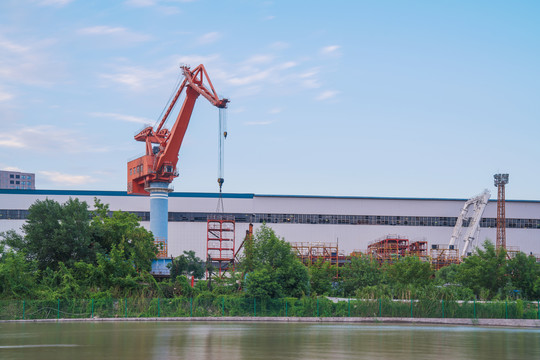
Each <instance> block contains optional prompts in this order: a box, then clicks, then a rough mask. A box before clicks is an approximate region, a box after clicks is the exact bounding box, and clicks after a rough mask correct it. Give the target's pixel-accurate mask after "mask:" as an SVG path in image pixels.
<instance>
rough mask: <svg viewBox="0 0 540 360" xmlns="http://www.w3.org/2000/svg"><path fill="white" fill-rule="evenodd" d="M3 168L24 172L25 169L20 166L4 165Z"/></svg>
mask: <svg viewBox="0 0 540 360" xmlns="http://www.w3.org/2000/svg"><path fill="white" fill-rule="evenodd" d="M2 170H4V171H17V172H24V171H23V170H21V169H20V168H18V167H15V166H3V167H2Z"/></svg>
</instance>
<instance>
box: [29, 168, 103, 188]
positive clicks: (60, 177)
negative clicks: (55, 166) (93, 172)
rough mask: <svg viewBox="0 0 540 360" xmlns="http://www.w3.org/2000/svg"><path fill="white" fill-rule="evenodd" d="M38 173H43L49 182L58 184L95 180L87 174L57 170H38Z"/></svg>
mask: <svg viewBox="0 0 540 360" xmlns="http://www.w3.org/2000/svg"><path fill="white" fill-rule="evenodd" d="M38 173H39V174H40V175H43V176H44V177H45V178H46V179H47V180H49V181H50V182H53V183H56V184H59V185H64V186H65V185H83V184H88V183H93V182H96V181H97V179H94V178H93V177H91V176H88V175H71V174H65V173H60V172H57V171H39V172H38Z"/></svg>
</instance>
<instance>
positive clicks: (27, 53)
mask: <svg viewBox="0 0 540 360" xmlns="http://www.w3.org/2000/svg"><path fill="white" fill-rule="evenodd" d="M55 43H56V41H55V40H54V39H43V40H39V41H25V40H18V39H13V38H9V39H8V38H6V37H3V36H2V35H0V80H3V82H13V83H15V84H17V85H19V84H21V83H22V84H30V85H50V84H51V83H54V82H57V81H58V80H59V79H61V78H62V72H61V71H60V69H61V68H62V66H63V61H61V60H58V59H55V58H53V57H52V56H51V55H49V52H50V48H51V45H52V44H55Z"/></svg>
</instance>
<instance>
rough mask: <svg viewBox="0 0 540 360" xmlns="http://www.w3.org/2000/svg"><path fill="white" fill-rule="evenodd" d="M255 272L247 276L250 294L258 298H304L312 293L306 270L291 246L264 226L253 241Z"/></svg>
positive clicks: (247, 286)
mask: <svg viewBox="0 0 540 360" xmlns="http://www.w3.org/2000/svg"><path fill="white" fill-rule="evenodd" d="M252 261H253V266H254V269H255V270H253V271H252V272H249V273H248V274H247V275H246V277H247V279H246V288H247V292H248V294H250V295H251V296H255V297H274V298H275V297H283V296H293V297H300V296H302V295H303V294H305V293H307V292H308V290H309V276H308V271H307V269H306V267H305V266H304V265H303V264H302V263H301V262H300V260H298V259H297V258H296V256H295V255H294V253H293V252H292V248H291V245H290V244H289V243H287V242H286V241H285V240H284V239H280V238H279V237H278V236H277V235H276V234H275V233H274V231H273V230H272V229H271V228H269V227H268V226H266V224H263V225H262V226H261V227H260V228H259V230H257V232H256V233H255V237H254V241H253V258H252Z"/></svg>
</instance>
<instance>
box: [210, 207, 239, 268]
mask: <svg viewBox="0 0 540 360" xmlns="http://www.w3.org/2000/svg"><path fill="white" fill-rule="evenodd" d="M206 225H207V237H206V241H207V242H206V251H207V260H209V261H211V262H212V263H217V266H218V271H219V276H222V275H223V274H224V273H225V272H226V271H227V270H228V269H230V268H232V266H234V256H235V253H234V240H235V235H234V230H235V221H234V219H233V218H227V217H225V216H221V215H218V216H216V218H215V219H208V220H207V222H206Z"/></svg>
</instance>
